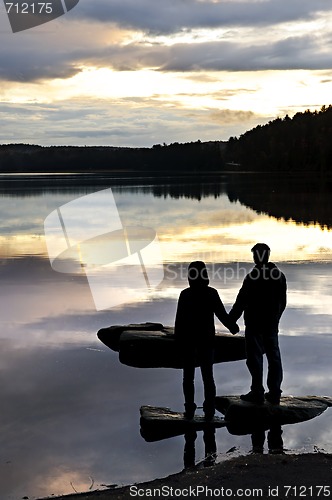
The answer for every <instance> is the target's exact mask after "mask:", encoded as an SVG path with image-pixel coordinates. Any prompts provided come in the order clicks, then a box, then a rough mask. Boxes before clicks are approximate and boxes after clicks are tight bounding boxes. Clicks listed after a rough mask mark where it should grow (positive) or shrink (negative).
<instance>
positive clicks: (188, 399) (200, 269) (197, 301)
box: [175, 261, 239, 420]
mask: <svg viewBox="0 0 332 500" xmlns="http://www.w3.org/2000/svg"><path fill="white" fill-rule="evenodd" d="M188 282H189V287H188V288H186V289H185V290H182V292H181V294H180V297H179V301H178V307H177V312H176V319H175V338H176V341H177V344H178V348H179V349H180V350H181V353H182V355H183V360H184V364H183V393H184V400H185V403H184V406H185V417H186V418H188V419H190V420H191V419H192V418H193V417H194V414H195V410H196V408H197V406H196V404H195V385H194V380H195V367H196V366H199V367H200V369H201V373H202V379H203V385H204V403H203V411H204V414H205V418H206V419H207V420H211V419H212V418H213V416H214V412H215V396H216V386H215V382H214V378H213V361H214V337H215V326H214V315H216V316H217V318H218V319H219V320H220V321H221V323H223V325H224V326H226V328H228V329H229V330H230V332H231V333H233V334H235V333H237V332H238V331H239V327H238V326H237V324H236V323H235V321H234V320H231V319H230V318H229V316H228V314H227V312H226V310H225V307H224V305H223V303H222V301H221V300H220V297H219V294H218V292H217V290H216V289H215V288H212V287H210V286H209V277H208V272H207V269H206V265H205V263H204V262H202V261H195V262H192V263H191V264H190V265H189V267H188Z"/></svg>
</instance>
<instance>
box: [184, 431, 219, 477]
mask: <svg viewBox="0 0 332 500" xmlns="http://www.w3.org/2000/svg"><path fill="white" fill-rule="evenodd" d="M196 439H197V432H196V431H195V429H188V430H187V432H186V433H185V435H184V453H183V464H184V468H185V469H189V468H190V467H195V459H196V452H195V441H196ZM203 441H204V445H205V446H204V448H205V457H204V461H203V465H204V467H211V466H212V465H215V463H216V459H217V445H216V429H215V428H214V427H212V426H209V427H206V428H205V429H203Z"/></svg>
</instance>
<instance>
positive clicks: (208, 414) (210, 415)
mask: <svg viewBox="0 0 332 500" xmlns="http://www.w3.org/2000/svg"><path fill="white" fill-rule="evenodd" d="M213 418H214V411H213V410H210V411H205V412H204V419H205V420H207V421H209V422H210V421H211V420H213Z"/></svg>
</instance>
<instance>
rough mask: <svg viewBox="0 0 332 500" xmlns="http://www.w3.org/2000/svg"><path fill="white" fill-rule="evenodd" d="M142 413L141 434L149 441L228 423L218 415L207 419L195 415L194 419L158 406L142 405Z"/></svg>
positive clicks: (223, 425) (222, 425)
mask: <svg viewBox="0 0 332 500" xmlns="http://www.w3.org/2000/svg"><path fill="white" fill-rule="evenodd" d="M140 414H141V419H140V425H141V435H142V437H143V438H144V439H145V440H146V441H149V442H152V441H160V440H162V439H168V438H170V437H174V436H179V435H181V434H185V433H187V432H191V431H200V430H206V429H208V428H210V429H211V428H212V429H213V428H219V427H225V425H226V423H225V420H224V419H223V418H220V417H218V416H215V417H214V418H213V419H212V420H205V418H204V416H203V415H195V416H194V418H193V419H192V420H188V419H186V418H185V416H184V414H183V413H182V412H176V411H173V410H171V409H170V408H164V407H158V406H141V408H140Z"/></svg>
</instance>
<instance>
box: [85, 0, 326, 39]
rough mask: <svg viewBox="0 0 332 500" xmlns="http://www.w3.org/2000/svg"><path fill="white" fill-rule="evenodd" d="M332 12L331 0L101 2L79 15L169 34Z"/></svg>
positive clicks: (264, 24) (277, 21)
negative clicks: (313, 0)
mask: <svg viewBox="0 0 332 500" xmlns="http://www.w3.org/2000/svg"><path fill="white" fill-rule="evenodd" d="M330 10H331V3H330V2H329V0H316V1H315V2H312V1H311V0H292V1H291V2H289V1H288V0H269V1H254V2H252V1H238V2H234V1H231V0H228V1H219V2H211V1H198V0H168V1H167V2H156V1H155V0H142V1H140V2H137V0H112V2H109V0H99V1H94V2H86V3H85V4H82V5H81V9H80V10H78V11H77V14H78V15H82V16H84V17H87V18H91V19H95V20H98V21H101V22H113V23H117V24H119V25H121V26H124V27H129V28H132V29H139V30H143V31H146V32H152V33H167V34H169V33H176V32H178V31H180V30H190V29H193V28H216V27H232V26H267V25H274V24H279V23H284V22H288V21H297V20H306V19H313V18H314V17H315V15H316V14H317V13H318V12H324V11H330Z"/></svg>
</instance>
